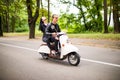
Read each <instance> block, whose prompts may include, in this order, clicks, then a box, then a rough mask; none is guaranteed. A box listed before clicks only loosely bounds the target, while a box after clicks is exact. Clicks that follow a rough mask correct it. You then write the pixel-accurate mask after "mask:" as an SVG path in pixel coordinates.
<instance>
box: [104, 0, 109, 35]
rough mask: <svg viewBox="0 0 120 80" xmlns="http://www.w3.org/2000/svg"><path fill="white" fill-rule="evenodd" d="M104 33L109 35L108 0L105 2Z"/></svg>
mask: <svg viewBox="0 0 120 80" xmlns="http://www.w3.org/2000/svg"><path fill="white" fill-rule="evenodd" d="M104 33H108V26H107V0H104Z"/></svg>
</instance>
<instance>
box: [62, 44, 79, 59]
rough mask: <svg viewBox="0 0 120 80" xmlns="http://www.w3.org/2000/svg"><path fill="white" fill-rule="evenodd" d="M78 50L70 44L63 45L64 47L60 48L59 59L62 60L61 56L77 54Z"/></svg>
mask: <svg viewBox="0 0 120 80" xmlns="http://www.w3.org/2000/svg"><path fill="white" fill-rule="evenodd" d="M78 51H79V49H78V48H77V47H75V46H74V45H72V44H65V46H64V47H62V48H61V58H63V56H65V55H67V54H69V53H71V52H77V53H78Z"/></svg>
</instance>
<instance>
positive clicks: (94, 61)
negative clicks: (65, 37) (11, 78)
mask: <svg viewBox="0 0 120 80" xmlns="http://www.w3.org/2000/svg"><path fill="white" fill-rule="evenodd" d="M0 44H1V45H5V46H9V47H15V48H21V49H26V50H31V51H35V52H37V50H35V49H31V48H26V47H21V46H16V45H11V44H6V43H0ZM81 60H83V61H88V62H93V63H99V64H104V65H109V66H114V67H119V68H120V65H119V64H113V63H108V62H102V61H97V60H91V59H85V58H81Z"/></svg>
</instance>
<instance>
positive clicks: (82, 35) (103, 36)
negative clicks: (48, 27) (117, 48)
mask: <svg viewBox="0 0 120 80" xmlns="http://www.w3.org/2000/svg"><path fill="white" fill-rule="evenodd" d="M3 35H4V36H5V37H10V36H29V32H22V33H4V34H3ZM35 35H36V37H41V36H42V33H41V32H40V31H36V34H35ZM68 36H69V37H70V38H81V39H107V40H120V34H113V33H109V34H103V33H80V34H68Z"/></svg>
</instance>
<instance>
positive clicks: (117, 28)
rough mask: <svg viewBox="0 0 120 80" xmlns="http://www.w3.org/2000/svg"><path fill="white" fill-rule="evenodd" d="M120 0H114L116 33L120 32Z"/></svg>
mask: <svg viewBox="0 0 120 80" xmlns="http://www.w3.org/2000/svg"><path fill="white" fill-rule="evenodd" d="M119 2H120V1H113V20H114V33H120V21H119V11H118V10H119V6H118V4H119Z"/></svg>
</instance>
